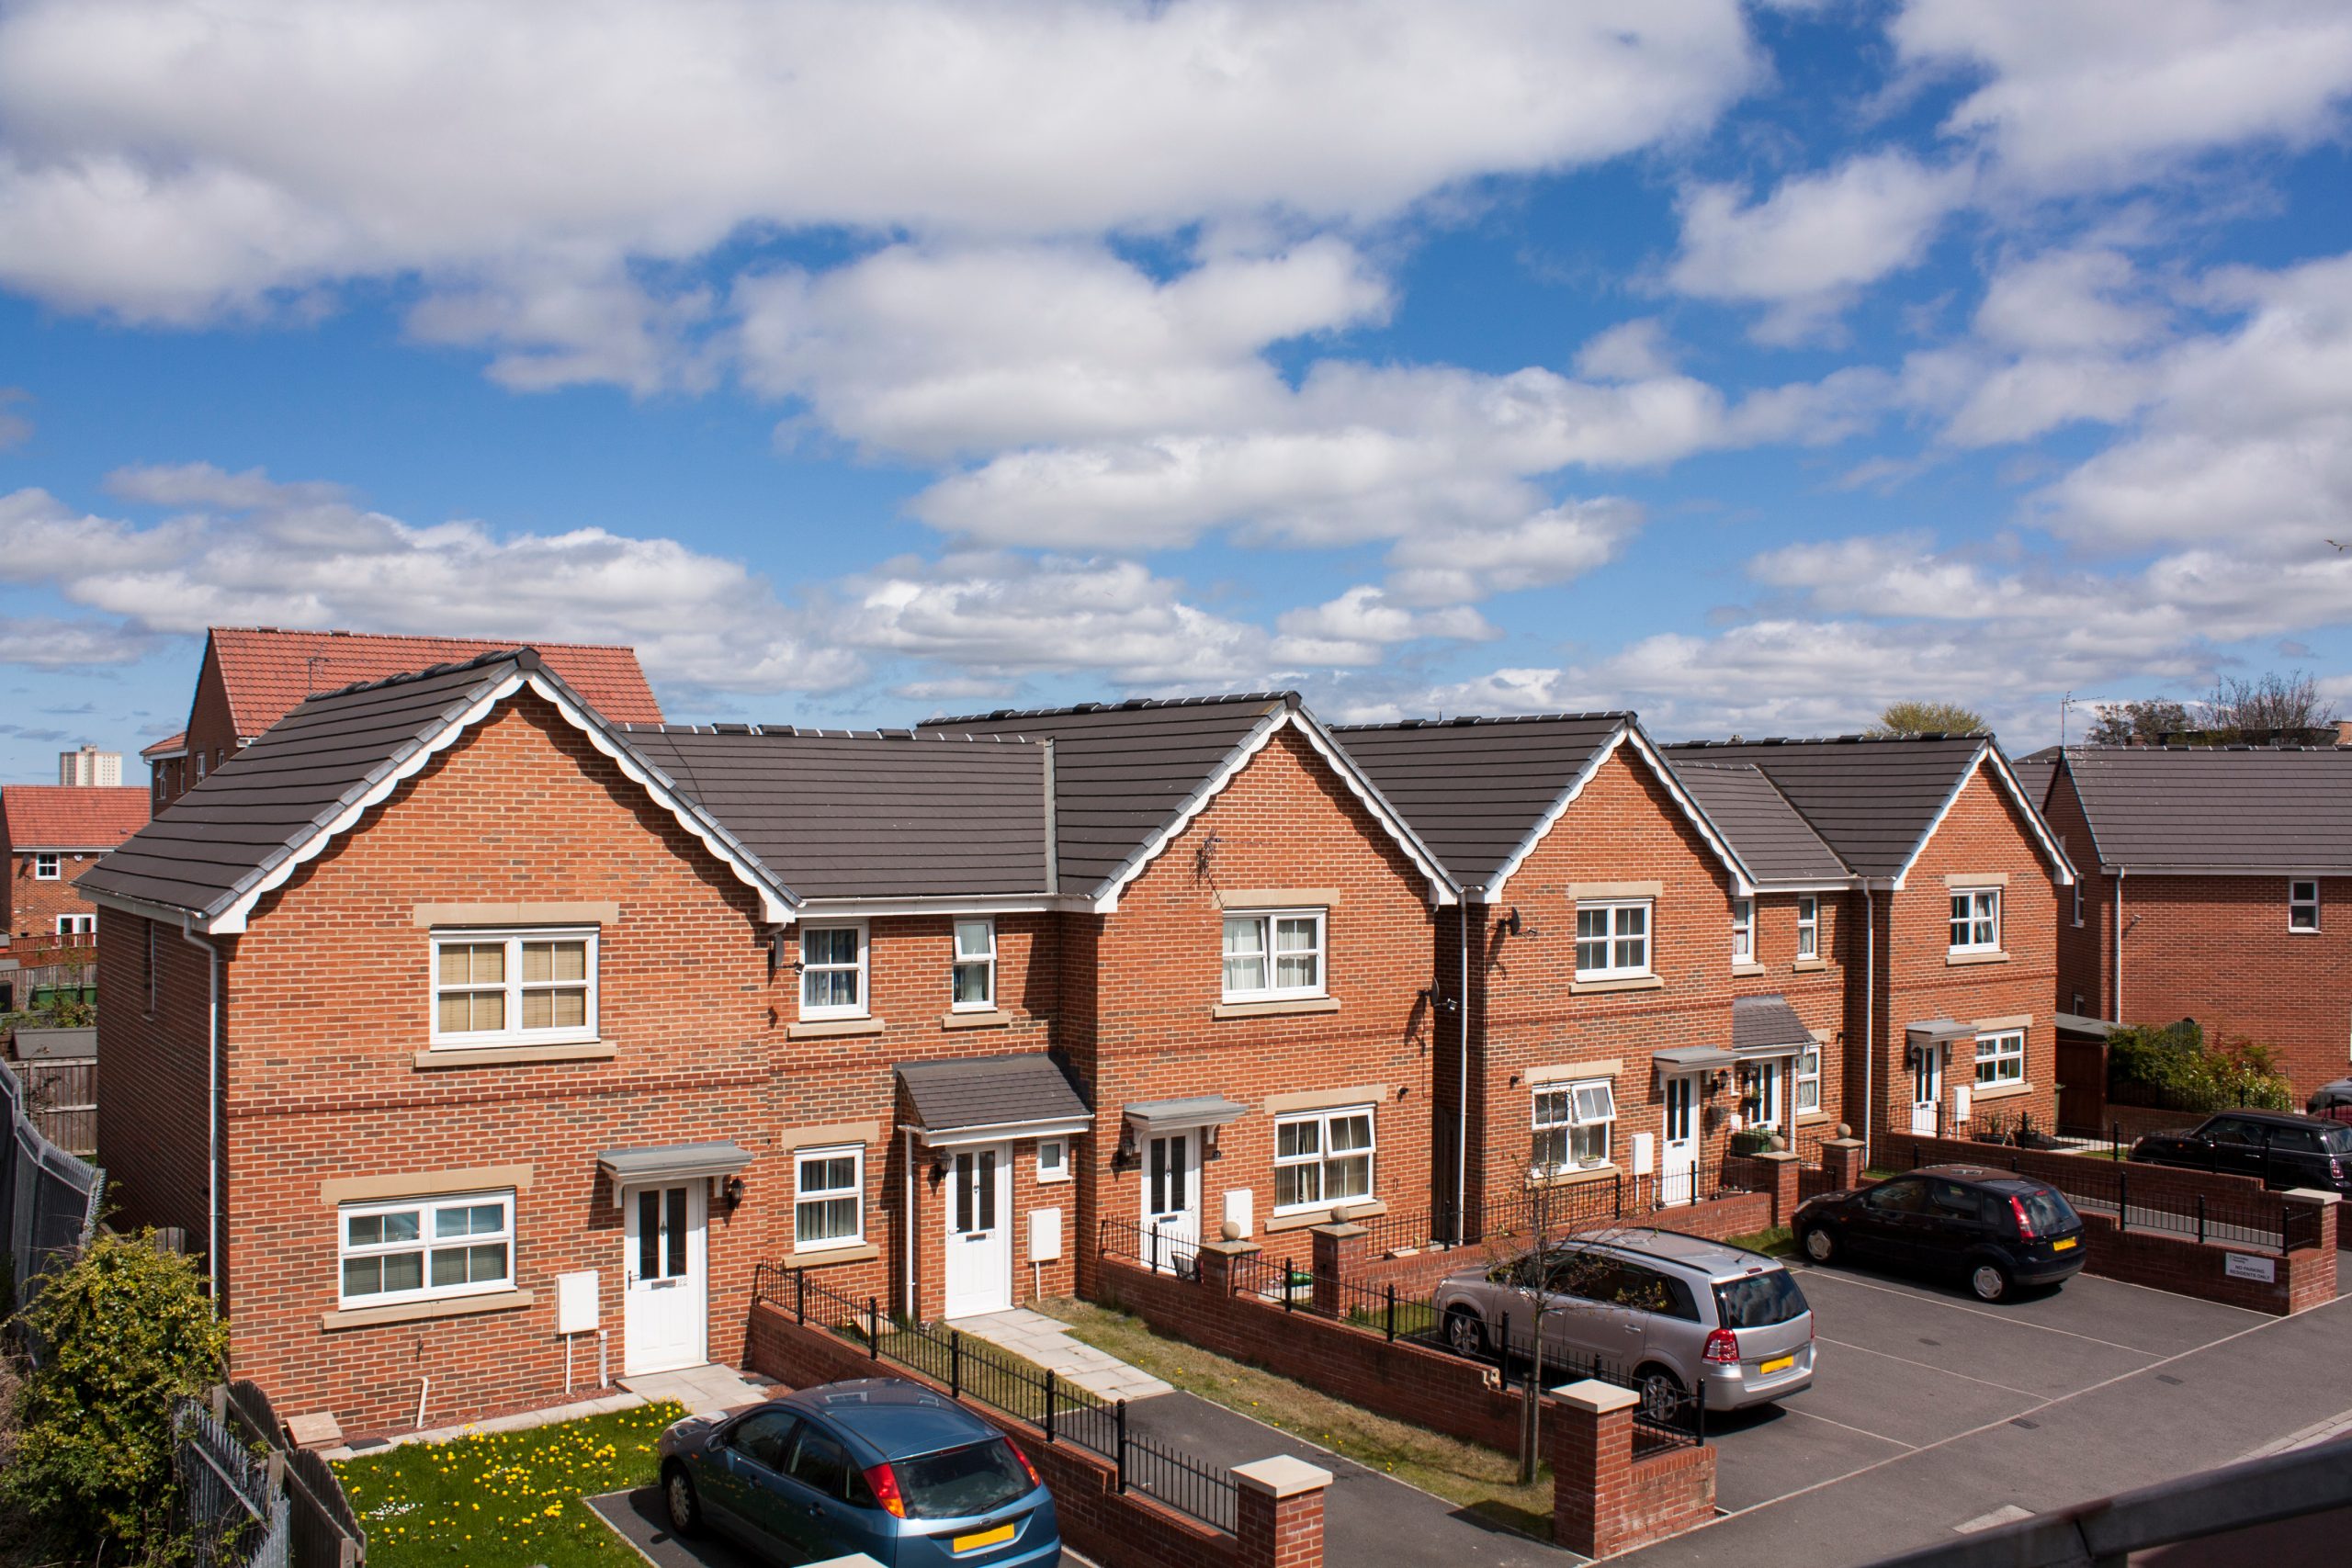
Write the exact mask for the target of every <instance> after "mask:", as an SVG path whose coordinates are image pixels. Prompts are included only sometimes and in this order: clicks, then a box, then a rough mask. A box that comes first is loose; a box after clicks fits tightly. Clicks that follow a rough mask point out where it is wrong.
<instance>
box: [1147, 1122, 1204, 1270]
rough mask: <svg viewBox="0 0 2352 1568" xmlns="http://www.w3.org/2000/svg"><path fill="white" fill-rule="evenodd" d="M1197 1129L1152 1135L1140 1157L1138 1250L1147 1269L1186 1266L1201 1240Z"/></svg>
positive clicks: (1190, 1263) (1185, 1267)
mask: <svg viewBox="0 0 2352 1568" xmlns="http://www.w3.org/2000/svg"><path fill="white" fill-rule="evenodd" d="M1199 1140H1200V1134H1199V1133H1198V1132H1182V1133H1155V1134H1152V1135H1151V1136H1150V1138H1149V1139H1148V1140H1147V1144H1148V1147H1146V1148H1145V1150H1144V1158H1143V1254H1144V1259H1143V1260H1144V1262H1145V1263H1146V1264H1147V1265H1148V1266H1150V1267H1154V1268H1159V1269H1180V1268H1182V1269H1189V1268H1190V1267H1191V1266H1192V1259H1193V1256H1194V1254H1196V1253H1197V1252H1198V1251H1199V1249H1200V1243H1201V1171H1200V1161H1199V1160H1197V1159H1196V1158H1194V1157H1193V1156H1194V1152H1195V1151H1196V1150H1197V1149H1198V1147H1199Z"/></svg>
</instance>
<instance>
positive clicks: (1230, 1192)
mask: <svg viewBox="0 0 2352 1568" xmlns="http://www.w3.org/2000/svg"><path fill="white" fill-rule="evenodd" d="M1225 1226H1226V1234H1227V1235H1230V1236H1232V1237H1233V1238H1234V1239H1235V1240H1236V1241H1247V1240H1249V1239H1250V1235H1252V1234H1253V1233H1254V1232H1255V1231H1256V1230H1257V1228H1258V1198H1257V1194H1256V1193H1255V1192H1254V1191H1252V1190H1250V1188H1247V1187H1228V1188H1227V1189H1226V1191H1225Z"/></svg>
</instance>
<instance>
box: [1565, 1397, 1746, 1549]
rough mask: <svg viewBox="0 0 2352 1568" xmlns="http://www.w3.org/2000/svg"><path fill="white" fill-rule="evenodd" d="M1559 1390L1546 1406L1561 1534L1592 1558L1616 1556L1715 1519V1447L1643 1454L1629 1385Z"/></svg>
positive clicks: (1572, 1545) (1574, 1546)
mask: <svg viewBox="0 0 2352 1568" xmlns="http://www.w3.org/2000/svg"><path fill="white" fill-rule="evenodd" d="M1559 1392H1560V1393H1561V1394H1562V1397H1561V1398H1558V1399H1549V1400H1546V1401H1544V1456H1545V1459H1546V1460H1547V1461H1548V1462H1549V1463H1550V1464H1551V1467H1552V1539H1553V1540H1555V1541H1557V1542H1558V1543H1559V1544H1560V1545H1562V1546H1565V1547H1566V1548H1567V1549H1568V1550H1569V1551H1576V1552H1581V1553H1583V1554H1584V1555H1585V1556H1588V1557H1613V1556H1615V1555H1616V1554H1617V1553H1619V1552H1621V1551H1632V1550H1633V1549H1634V1548H1635V1547H1637V1546H1642V1545H1645V1544H1646V1543H1648V1542H1650V1541H1654V1540H1665V1539H1666V1538H1667V1537H1668V1536H1672V1535H1679V1534H1681V1533H1682V1532H1683V1531H1684V1530H1689V1529H1697V1528H1698V1527H1699V1526H1701V1525H1702V1524H1705V1523H1706V1522H1707V1521H1708V1520H1709V1519H1711V1518H1713V1517H1714V1513H1715V1450H1713V1449H1711V1448H1708V1447H1705V1446H1704V1445H1697V1446H1693V1447H1690V1448H1679V1449H1670V1450H1665V1451H1663V1452H1659V1453H1654V1454H1650V1455H1646V1456H1645V1457H1643V1458H1640V1459H1636V1458H1634V1412H1633V1409H1632V1407H1631V1405H1630V1404H1627V1403H1623V1401H1624V1394H1623V1392H1622V1391H1620V1390H1617V1389H1614V1388H1607V1387H1604V1386H1602V1385H1599V1384H1593V1383H1586V1384H1580V1385H1578V1384H1571V1385H1569V1386H1567V1387H1566V1388H1563V1389H1562V1390H1560V1391H1559ZM1595 1406H1599V1407H1600V1408H1595Z"/></svg>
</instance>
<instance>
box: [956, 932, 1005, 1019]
mask: <svg viewBox="0 0 2352 1568" xmlns="http://www.w3.org/2000/svg"><path fill="white" fill-rule="evenodd" d="M995 1006H996V922H995V921H994V920H958V921H956V976H955V1008H956V1011H957V1012H987V1011H989V1010H990V1009H992V1008H994V1007H995Z"/></svg>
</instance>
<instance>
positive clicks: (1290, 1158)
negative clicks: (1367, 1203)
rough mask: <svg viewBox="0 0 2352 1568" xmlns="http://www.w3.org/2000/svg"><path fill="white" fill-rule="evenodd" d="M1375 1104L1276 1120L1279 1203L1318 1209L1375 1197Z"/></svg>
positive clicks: (1284, 1207) (1276, 1203) (1284, 1206)
mask: <svg viewBox="0 0 2352 1568" xmlns="http://www.w3.org/2000/svg"><path fill="white" fill-rule="evenodd" d="M1372 1153H1373V1149H1372V1108H1371V1107H1370V1106H1368V1105H1358V1106H1351V1107H1350V1108H1348V1109H1346V1110H1343V1111H1315V1112H1313V1113H1312V1114H1309V1115H1305V1116H1284V1117H1280V1118H1277V1119H1276V1121H1275V1122H1274V1208H1275V1209H1276V1211H1277V1212H1280V1211H1283V1210H1289V1209H1312V1208H1319V1207H1321V1206H1323V1205H1325V1204H1328V1203H1344V1202H1347V1201H1351V1200H1352V1199H1357V1198H1369V1197H1371V1196H1372Z"/></svg>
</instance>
